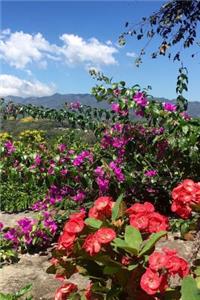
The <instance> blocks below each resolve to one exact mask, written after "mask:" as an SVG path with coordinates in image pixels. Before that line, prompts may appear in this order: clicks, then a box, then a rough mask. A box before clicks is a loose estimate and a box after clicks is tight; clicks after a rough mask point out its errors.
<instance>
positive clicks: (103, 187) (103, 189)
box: [96, 177, 109, 193]
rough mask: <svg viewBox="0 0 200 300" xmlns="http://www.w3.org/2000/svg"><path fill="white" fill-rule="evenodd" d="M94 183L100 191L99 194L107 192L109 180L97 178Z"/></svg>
mask: <svg viewBox="0 0 200 300" xmlns="http://www.w3.org/2000/svg"><path fill="white" fill-rule="evenodd" d="M96 182H97V184H98V186H99V190H100V191H101V193H105V192H107V190H108V188H109V180H108V179H106V178H101V177H97V179H96Z"/></svg>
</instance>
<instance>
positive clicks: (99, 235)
mask: <svg viewBox="0 0 200 300" xmlns="http://www.w3.org/2000/svg"><path fill="white" fill-rule="evenodd" d="M95 236H96V239H97V241H98V242H99V243H100V244H108V243H110V242H111V241H112V240H114V239H115V238H116V233H115V231H114V230H113V229H111V228H101V229H99V230H97V232H96V233H95Z"/></svg>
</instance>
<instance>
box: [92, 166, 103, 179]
mask: <svg viewBox="0 0 200 300" xmlns="http://www.w3.org/2000/svg"><path fill="white" fill-rule="evenodd" d="M94 174H95V175H96V176H99V177H103V176H104V170H103V168H102V167H97V168H96V169H95V170H94Z"/></svg>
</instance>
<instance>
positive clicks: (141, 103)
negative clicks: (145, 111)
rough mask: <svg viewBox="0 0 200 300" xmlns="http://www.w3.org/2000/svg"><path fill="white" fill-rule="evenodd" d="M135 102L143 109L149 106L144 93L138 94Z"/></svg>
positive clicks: (134, 98) (135, 96)
mask: <svg viewBox="0 0 200 300" xmlns="http://www.w3.org/2000/svg"><path fill="white" fill-rule="evenodd" d="M133 100H134V101H135V102H136V103H137V104H138V105H139V106H141V107H146V106H147V105H148V100H147V98H146V97H145V95H144V94H143V93H142V92H137V93H136V94H135V95H134V97H133Z"/></svg>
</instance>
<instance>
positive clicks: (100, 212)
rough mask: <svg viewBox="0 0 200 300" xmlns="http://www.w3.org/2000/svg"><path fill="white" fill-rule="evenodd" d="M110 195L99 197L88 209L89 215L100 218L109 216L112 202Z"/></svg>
mask: <svg viewBox="0 0 200 300" xmlns="http://www.w3.org/2000/svg"><path fill="white" fill-rule="evenodd" d="M112 200H113V199H112V198H111V197H99V198H98V199H97V200H96V201H95V202H94V206H93V207H92V208H90V210H89V214H88V215H89V217H90V218H95V219H99V220H102V219H104V218H106V217H110V216H111V214H112V207H113V204H114V202H113V201H112Z"/></svg>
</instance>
